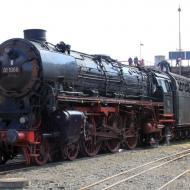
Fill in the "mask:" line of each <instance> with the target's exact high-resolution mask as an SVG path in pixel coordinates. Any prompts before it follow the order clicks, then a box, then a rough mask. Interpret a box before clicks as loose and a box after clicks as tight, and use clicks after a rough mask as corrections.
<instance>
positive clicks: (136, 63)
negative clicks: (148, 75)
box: [134, 57, 139, 66]
mask: <svg viewBox="0 0 190 190" xmlns="http://www.w3.org/2000/svg"><path fill="white" fill-rule="evenodd" d="M134 64H135V66H138V65H139V60H138V57H135V58H134Z"/></svg>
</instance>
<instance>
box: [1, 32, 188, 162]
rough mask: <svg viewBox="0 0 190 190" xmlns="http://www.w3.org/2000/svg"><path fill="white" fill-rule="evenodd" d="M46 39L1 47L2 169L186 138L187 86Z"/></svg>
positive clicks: (41, 35) (28, 38)
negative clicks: (18, 160)
mask: <svg viewBox="0 0 190 190" xmlns="http://www.w3.org/2000/svg"><path fill="white" fill-rule="evenodd" d="M45 32H46V31H44V30H40V29H31V30H25V31H24V39H20V38H15V39H10V40H7V41H5V42H4V43H2V44H1V45H0V69H1V70H0V71H1V73H0V94H1V96H0V163H1V164H3V163H5V162H6V161H7V160H9V159H12V158H14V157H15V156H16V155H17V154H18V153H20V152H23V154H24V156H25V159H26V163H27V164H31V163H32V162H35V163H37V164H39V165H42V164H44V163H46V162H47V161H51V160H54V159H57V158H60V157H61V158H63V159H65V158H66V159H69V160H73V159H75V158H76V157H77V155H78V153H79V151H80V152H81V153H83V154H84V155H87V156H94V155H96V154H97V153H98V152H99V150H100V149H107V150H109V151H111V152H116V151H118V149H119V148H120V147H123V148H129V149H133V148H135V147H136V146H137V144H138V143H139V142H140V143H142V144H154V143H157V142H160V141H162V140H167V142H169V141H170V140H171V139H172V138H174V137H175V138H179V137H185V136H189V123H190V121H189V120H190V117H188V107H189V101H188V100H189V97H190V96H189V93H190V89H189V82H190V81H189V79H187V78H184V77H181V76H178V75H174V74H171V73H170V74H168V73H167V74H166V73H161V72H159V71H155V70H151V69H145V68H138V67H130V66H126V65H123V64H121V63H120V62H118V61H117V60H114V59H112V58H110V57H109V56H105V55H88V54H84V53H81V52H76V51H71V50H70V46H69V45H67V44H65V43H64V42H60V43H59V44H57V45H53V44H51V43H48V42H47V41H46V37H45ZM181 111H187V112H185V113H184V115H183V114H182V112H181Z"/></svg>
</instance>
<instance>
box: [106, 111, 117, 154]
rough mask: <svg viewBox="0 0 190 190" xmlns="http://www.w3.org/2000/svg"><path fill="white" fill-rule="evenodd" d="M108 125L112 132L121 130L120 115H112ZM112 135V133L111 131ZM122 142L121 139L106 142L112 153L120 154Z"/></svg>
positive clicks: (109, 117)
mask: <svg viewBox="0 0 190 190" xmlns="http://www.w3.org/2000/svg"><path fill="white" fill-rule="evenodd" d="M107 124H108V126H110V128H112V130H113V131H114V130H119V128H120V125H121V118H120V116H119V115H118V114H115V113H114V114H110V115H109V116H108V119H107ZM110 133H112V131H110ZM120 145H121V142H120V139H109V140H107V141H106V146H107V148H108V150H109V151H110V152H112V153H114V152H118V150H119V148H120Z"/></svg>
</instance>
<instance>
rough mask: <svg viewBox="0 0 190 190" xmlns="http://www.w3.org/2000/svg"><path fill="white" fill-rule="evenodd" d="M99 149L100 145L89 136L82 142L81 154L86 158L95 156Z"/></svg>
mask: <svg viewBox="0 0 190 190" xmlns="http://www.w3.org/2000/svg"><path fill="white" fill-rule="evenodd" d="M100 148H101V143H96V141H95V137H93V136H90V137H88V139H87V140H85V139H83V140H82V149H83V154H84V155H87V156H95V155H96V154H98V152H99V150H100Z"/></svg>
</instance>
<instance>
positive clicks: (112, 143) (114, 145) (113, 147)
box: [106, 139, 120, 153]
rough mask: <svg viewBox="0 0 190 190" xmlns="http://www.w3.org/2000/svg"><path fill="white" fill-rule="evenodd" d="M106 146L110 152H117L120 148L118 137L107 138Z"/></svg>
mask: <svg viewBox="0 0 190 190" xmlns="http://www.w3.org/2000/svg"><path fill="white" fill-rule="evenodd" d="M106 146H107V148H108V150H109V151H110V152H112V153H115V152H118V150H119V148H120V142H119V140H118V139H112V140H108V141H107V142H106Z"/></svg>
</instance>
